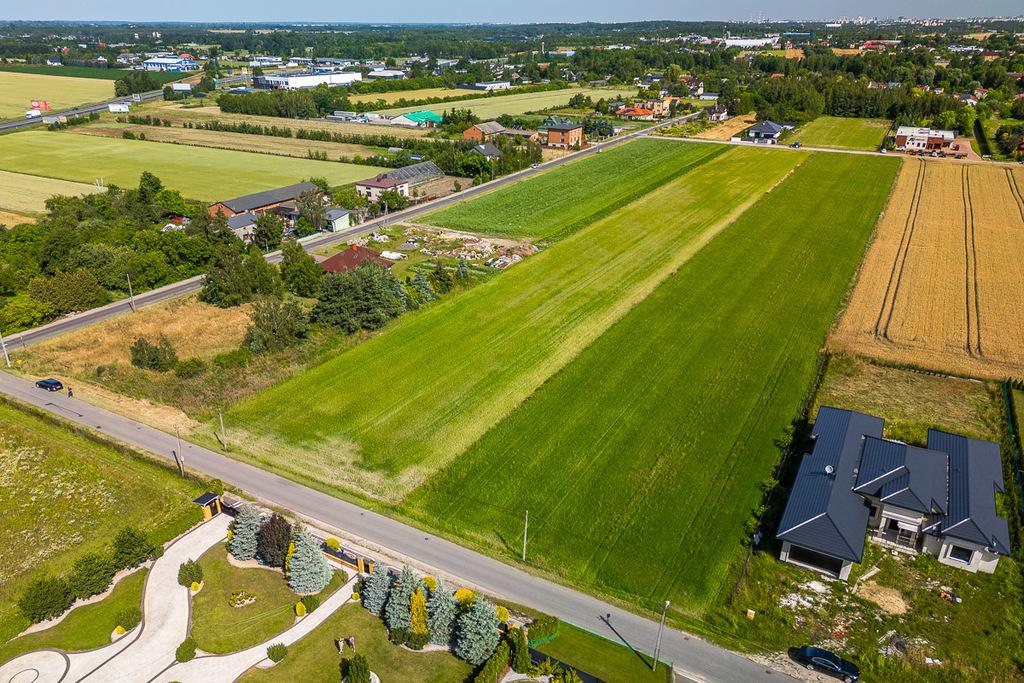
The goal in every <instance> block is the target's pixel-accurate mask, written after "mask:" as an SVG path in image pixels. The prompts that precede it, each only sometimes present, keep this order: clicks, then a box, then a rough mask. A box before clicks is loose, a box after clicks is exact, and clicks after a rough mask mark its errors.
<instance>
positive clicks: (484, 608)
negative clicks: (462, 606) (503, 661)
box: [454, 597, 501, 666]
mask: <svg viewBox="0 0 1024 683" xmlns="http://www.w3.org/2000/svg"><path fill="white" fill-rule="evenodd" d="M498 623H499V622H498V613H497V612H496V611H495V609H494V605H492V604H491V603H490V602H488V601H487V600H484V599H483V598H482V597H481V598H477V599H476V600H475V601H474V602H473V605H472V607H470V608H469V609H468V610H466V611H465V612H463V613H462V614H461V615H460V616H459V619H458V621H457V622H456V624H455V649H454V651H455V655H456V656H457V657H460V658H462V659H465V660H466V661H467V662H469V663H470V664H473V665H475V666H479V665H480V664H483V663H484V662H485V661H487V658H488V657H490V656H491V654H492V653H493V652H494V648H495V647H497V646H498V640H499V639H500V637H501V636H500V634H499V632H498Z"/></svg>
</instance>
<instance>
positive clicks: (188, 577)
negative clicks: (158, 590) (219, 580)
mask: <svg viewBox="0 0 1024 683" xmlns="http://www.w3.org/2000/svg"><path fill="white" fill-rule="evenodd" d="M202 582H203V568H202V567H201V566H200V565H199V563H198V562H197V561H195V560H186V561H185V562H182V563H181V566H179V567H178V584H179V585H181V586H185V587H186V588H188V587H190V586H191V585H192V584H193V583H196V584H200V583H202Z"/></svg>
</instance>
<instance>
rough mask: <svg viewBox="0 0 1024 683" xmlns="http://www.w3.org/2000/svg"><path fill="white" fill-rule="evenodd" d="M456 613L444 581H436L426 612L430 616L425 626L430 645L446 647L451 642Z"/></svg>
mask: <svg viewBox="0 0 1024 683" xmlns="http://www.w3.org/2000/svg"><path fill="white" fill-rule="evenodd" d="M457 611H458V607H457V605H456V604H455V596H454V595H452V592H451V591H450V590H448V588H447V587H446V586H445V585H444V581H438V582H437V588H436V589H434V590H432V591H430V600H429V601H427V612H429V614H430V618H429V619H428V621H427V625H428V627H429V629H430V642H431V643H433V644H434V645H445V646H447V645H449V644H450V643H451V642H452V630H453V629H454V627H455V614H456V612H457Z"/></svg>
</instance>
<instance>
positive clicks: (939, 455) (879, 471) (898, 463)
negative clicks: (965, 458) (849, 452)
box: [854, 438, 949, 515]
mask: <svg viewBox="0 0 1024 683" xmlns="http://www.w3.org/2000/svg"><path fill="white" fill-rule="evenodd" d="M948 471H949V468H948V457H947V456H946V454H945V453H943V452H941V451H933V450H929V449H926V448H918V447H916V446H909V445H907V444H905V443H901V442H899V441H889V440H887V439H876V438H867V439H865V440H864V449H863V450H862V451H861V456H860V467H859V471H858V473H857V482H856V485H855V487H854V491H856V492H857V493H863V494H865V495H868V496H874V497H875V498H878V499H879V500H881V501H882V502H883V503H888V504H890V505H897V506H899V507H901V508H906V509H907V510H913V511H914V512H920V513H922V514H925V515H932V514H945V513H946V508H947V500H946V499H947V495H948V486H947V485H946V474H947V472H948Z"/></svg>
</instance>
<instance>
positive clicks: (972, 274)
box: [960, 165, 981, 356]
mask: <svg viewBox="0 0 1024 683" xmlns="http://www.w3.org/2000/svg"><path fill="white" fill-rule="evenodd" d="M960 175H961V180H962V184H963V205H964V305H965V307H966V312H967V345H966V349H967V353H968V354H969V355H974V354H975V353H976V354H977V355H979V356H980V355H981V320H980V317H981V307H980V306H979V304H978V248H977V240H976V239H975V235H974V201H973V199H972V197H971V173H970V166H968V165H964V166H963V170H962V171H961V174H960ZM972 290H973V291H972ZM972 303H973V306H974V316H973V321H974V335H973V336H974V338H975V339H974V344H973V346H972V339H971V337H972V335H971V320H972V316H971V305H972Z"/></svg>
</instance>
